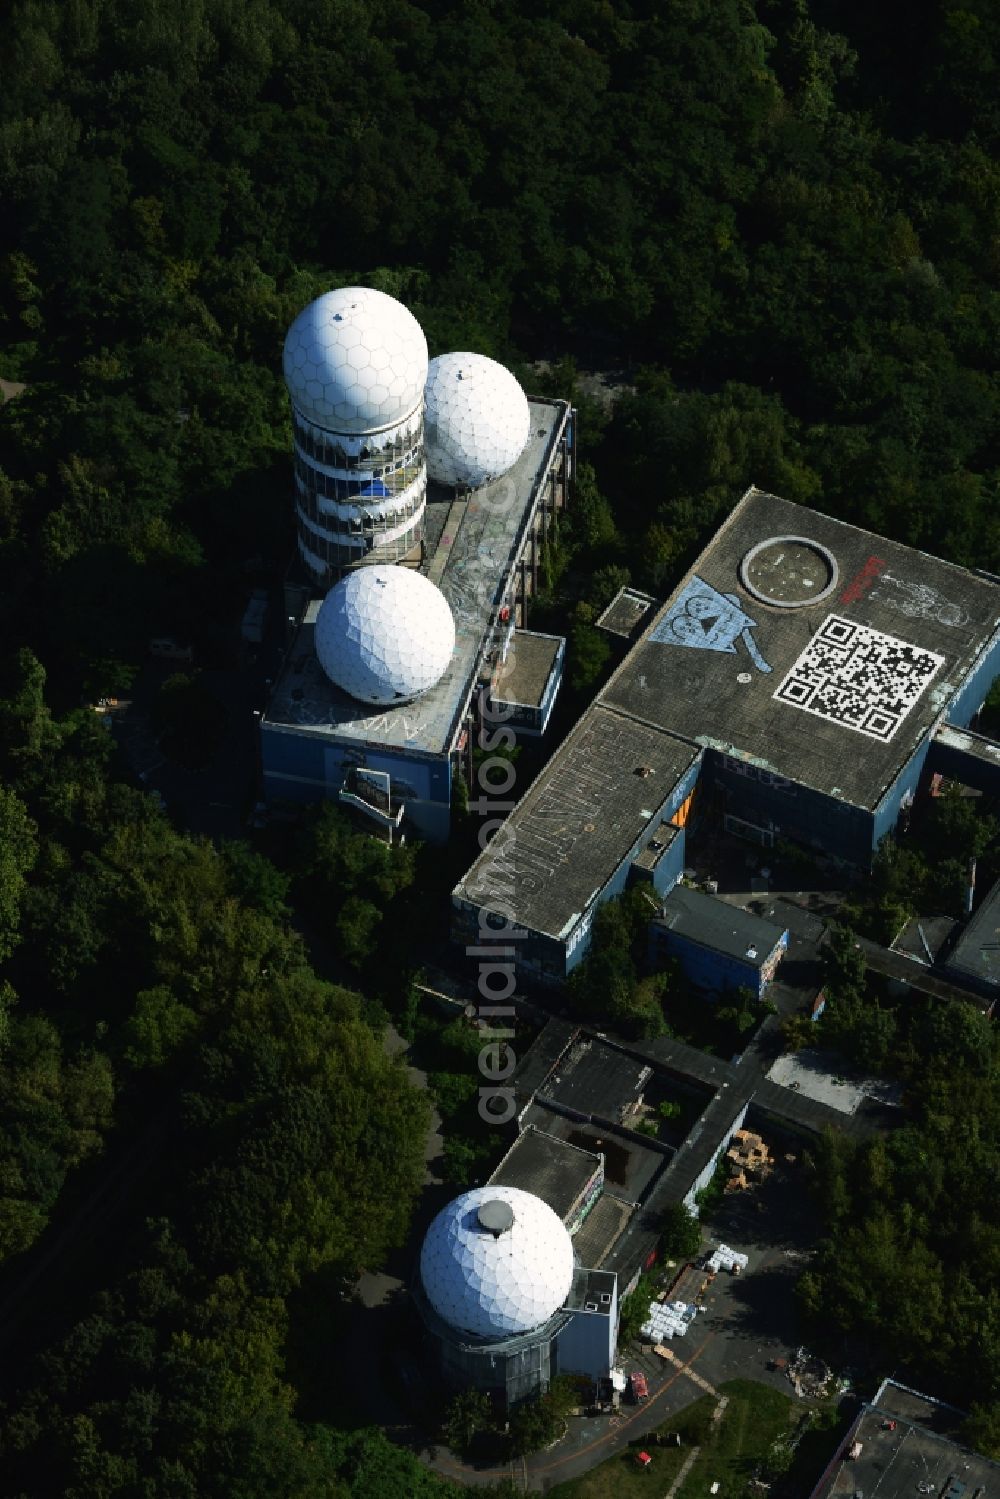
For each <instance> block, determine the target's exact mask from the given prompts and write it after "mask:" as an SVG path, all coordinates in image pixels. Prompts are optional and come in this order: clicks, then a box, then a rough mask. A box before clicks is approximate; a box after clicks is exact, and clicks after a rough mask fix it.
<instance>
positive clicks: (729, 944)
mask: <svg viewBox="0 0 1000 1499" xmlns="http://www.w3.org/2000/svg"><path fill="white" fill-rule="evenodd" d="M649 947H650V958H651V960H652V962H653V963H654V964H659V965H662V963H663V961H664V959H666V958H676V959H677V961H678V963H679V964H680V966H681V969H682V971H683V972H684V974H685V976H686V977H687V978H688V979H689V980H690V981H691V983H692V984H694V985H695V986H696V987H697V988H699V989H706V990H708V991H709V992H711V993H714V994H723V993H725V991H726V990H727V989H750V990H751V991H752V993H753V994H754V997H755V998H757V999H761V998H762V997H763V994H764V991H765V990H766V988H767V986H768V984H769V983H770V982H771V980H772V978H773V977H774V974H775V971H776V969H777V967H778V964H779V963H780V961H781V959H782V957H783V956H784V954H785V951H786V949H787V947H788V932H787V931H782V929H781V927H780V926H777V925H775V923H774V922H772V921H765V920H764V918H763V917H761V916H755V915H754V914H753V912H752V911H745V910H744V909H743V908H742V907H741V906H733V905H730V904H729V903H728V902H727V901H724V900H719V899H718V898H717V897H716V896H713V895H705V894H704V893H703V892H702V891H701V890H691V889H689V888H688V887H687V886H686V885H675V886H674V888H673V890H671V892H670V894H669V895H668V896H667V898H666V900H665V901H664V904H663V911H662V914H661V915H660V916H657V917H655V918H654V920H653V921H651V922H650V924H649Z"/></svg>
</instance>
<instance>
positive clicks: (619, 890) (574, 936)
mask: <svg viewBox="0 0 1000 1499" xmlns="http://www.w3.org/2000/svg"><path fill="white" fill-rule="evenodd" d="M701 764H702V762H701V760H700V759H698V760H696V761H695V762H694V764H693V765H692V766H691V767H690V769H689V770H688V771H686V773H685V774H684V775H683V776H682V777H681V779H680V780H679V781H678V782H677V784H676V785H675V786H674V787H673V789H672V790H671V792H670V794H669V795H668V796H667V798H666V800H665V801H664V802H663V803H662V805H661V806H660V807H659V809H658V810H657V811H656V812H655V813H654V815H653V816H652V817H651V818H650V820H649V822H648V823H647V824H646V826H645V828H643V830H642V833H641V834H640V836H639V837H638V838H637V839H636V840H635V843H633V845H632V847H631V848H630V849H629V851H628V853H627V855H626V856H625V858H624V859H623V860H622V862H621V863H620V864H619V865H618V867H617V869H616V870H615V871H614V873H613V874H612V875H611V878H610V879H609V880H608V881H607V883H606V884H605V885H604V887H603V888H602V889H601V890H600V891H599V893H598V894H597V895H596V896H595V897H594V899H593V901H592V902H591V904H590V906H589V907H588V908H587V910H586V911H584V913H583V915H582V916H581V917H580V920H579V921H578V922H577V924H576V926H575V927H574V928H573V930H572V931H571V932H570V933H569V934H568V936H567V938H566V941H565V953H566V960H565V973H566V974H567V975H568V974H570V973H572V971H573V969H574V968H575V967H576V966H577V964H578V963H579V962H580V960H581V959H582V958H584V957H585V956H586V954H587V951H588V949H589V947H590V928H591V924H592V922H593V919H594V912H595V911H596V910H597V908H598V907H599V906H603V905H604V903H605V901H609V900H613V899H614V898H615V896H616V895H623V894H624V892H625V889H626V887H627V886H628V882H629V872H630V867H631V864H632V860H633V859H634V858H635V857H636V855H637V854H639V853H640V852H641V851H642V849H643V848H645V846H646V844H647V843H648V842H649V840H650V838H651V837H652V835H653V833H654V832H655V831H656V829H657V828H658V827H659V826H660V824H661V823H663V822H669V821H670V819H671V818H672V817H673V815H674V813H675V812H676V811H677V809H678V807H680V806H681V805H682V804H683V803H684V802H686V801H687V799H688V797H689V796H690V795H691V793H692V791H693V790H694V788H695V786H696V785H697V782H698V776H699V773H700V771H701ZM678 845H680V848H681V852H680V859H681V862H680V864H678V865H676V866H675V864H674V862H673V861H672V860H671V861H668V859H667V858H664V859H663V860H662V861H661V862H662V863H663V865H664V866H665V867H664V871H663V875H662V876H661V877H660V881H659V882H658V884H657V888H658V889H659V890H660V891H661V894H665V893H666V891H667V890H668V889H670V888H671V886H673V885H674V884H676V882H677V879H678V877H679V875H680V872H681V870H682V869H683V867H684V863H683V845H684V839H683V837H678V838H676V839H675V840H674V848H677V847H678ZM673 851H674V850H673V849H671V850H670V853H671V854H673ZM675 867H676V871H677V872H676V874H675V875H674V876H673V878H671V874H672V872H673V870H674V868H675ZM668 880H669V884H667V883H666V882H667V881H668Z"/></svg>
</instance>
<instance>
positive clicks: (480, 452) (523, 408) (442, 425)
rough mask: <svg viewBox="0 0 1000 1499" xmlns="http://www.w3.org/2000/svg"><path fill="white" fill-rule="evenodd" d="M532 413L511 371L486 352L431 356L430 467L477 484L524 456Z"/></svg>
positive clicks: (440, 477)
mask: <svg viewBox="0 0 1000 1499" xmlns="http://www.w3.org/2000/svg"><path fill="white" fill-rule="evenodd" d="M530 428H531V413H530V412H529V410H528V400H527V397H526V396H525V394H524V391H523V390H522V389H521V387H520V385H518V383H517V381H516V380H515V379H514V376H513V375H512V374H511V372H510V370H505V369H504V367H503V365H502V364H497V362H496V360H494V359H487V358H486V356H485V355H484V354H442V355H441V356H440V358H438V359H432V360H431V362H430V365H429V366H428V369H427V385H426V387H425V389H424V439H425V446H426V454H427V472H428V473H429V474H430V476H431V478H432V479H436V480H437V481H438V483H440V484H468V485H469V486H470V487H471V488H473V489H477V488H478V487H479V485H480V484H486V483H487V482H488V481H489V480H490V479H497V478H499V476H500V475H501V474H503V473H506V471H507V470H508V469H509V468H510V466H511V464H512V463H515V462H516V461H517V459H518V458H519V457H520V456H521V453H522V452H523V450H524V445H525V443H526V442H527V441H528V433H529V431H530Z"/></svg>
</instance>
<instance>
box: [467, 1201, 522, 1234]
mask: <svg viewBox="0 0 1000 1499" xmlns="http://www.w3.org/2000/svg"><path fill="white" fill-rule="evenodd" d="M476 1217H477V1219H478V1221H479V1227H480V1228H484V1229H485V1230H486V1232H487V1233H488V1234H492V1235H493V1237H494V1239H499V1237H500V1235H501V1234H505V1233H507V1232H508V1230H509V1229H511V1228H513V1227H514V1209H513V1208H512V1207H511V1205H510V1203H509V1202H502V1201H501V1200H500V1199H499V1198H494V1199H493V1200H492V1201H490V1202H481V1203H480V1204H479V1209H478V1212H477V1214H476Z"/></svg>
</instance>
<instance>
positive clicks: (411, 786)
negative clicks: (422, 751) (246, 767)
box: [260, 721, 451, 842]
mask: <svg viewBox="0 0 1000 1499" xmlns="http://www.w3.org/2000/svg"><path fill="white" fill-rule="evenodd" d="M260 750H261V765H262V768H263V778H264V797H265V799H266V800H267V801H291V802H300V803H302V802H306V803H308V802H318V801H324V800H331V801H332V800H334V799H335V798H336V795H337V792H338V791H339V790H340V787H341V785H342V784H343V780H344V775H345V773H346V771H347V770H348V769H349V768H350V767H351V766H357V765H364V766H365V767H366V768H367V769H369V770H382V771H387V772H388V774H389V775H390V776H391V777H392V785H393V794H394V795H395V796H401V797H402V798H403V800H404V801H405V802H406V816H407V820H408V821H410V822H411V823H412V824H413V826H414V828H415V829H416V831H417V832H418V833H419V834H420V836H421V837H424V838H427V839H429V840H431V841H433V842H442V841H444V840H445V839H446V838H447V837H448V833H449V829H450V823H451V816H450V808H451V762H450V759H449V758H448V757H447V756H446V755H442V756H440V757H439V758H430V757H428V756H416V755H407V754H406V753H405V751H397V750H391V749H383V748H367V747H365V748H362V747H360V746H359V748H358V749H357V750H355V749H353V748H352V747H350V746H348V745H347V744H344V743H343V742H341V741H337V740H333V741H331V740H329V739H322V738H318V737H315V736H313V735H310V734H290V733H287V732H282V731H280V730H278V729H276V728H274V727H272V726H271V725H270V724H268V723H267V722H266V721H265V722H264V723H263V724H262V725H261V729H260Z"/></svg>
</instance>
